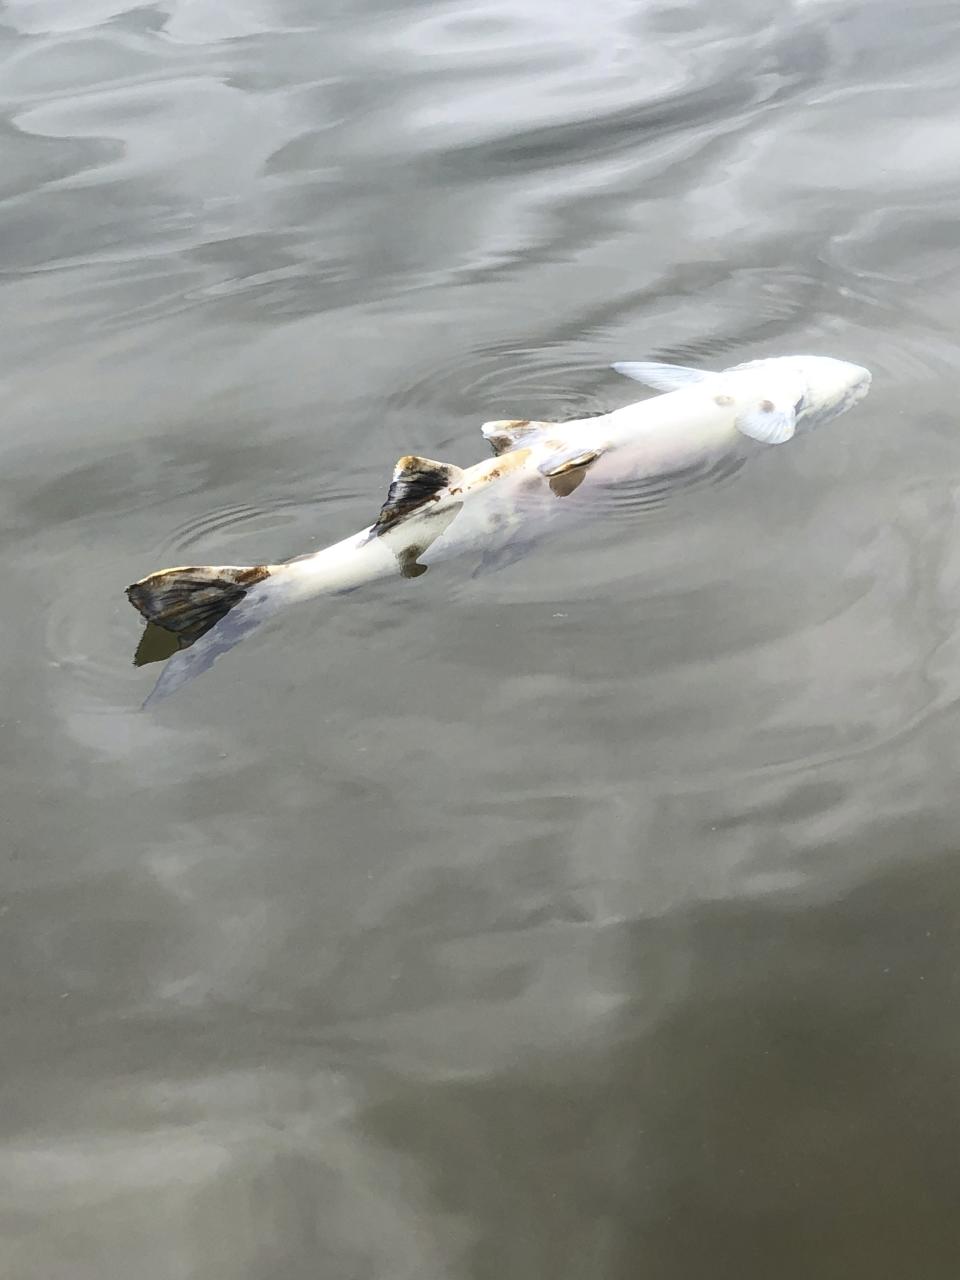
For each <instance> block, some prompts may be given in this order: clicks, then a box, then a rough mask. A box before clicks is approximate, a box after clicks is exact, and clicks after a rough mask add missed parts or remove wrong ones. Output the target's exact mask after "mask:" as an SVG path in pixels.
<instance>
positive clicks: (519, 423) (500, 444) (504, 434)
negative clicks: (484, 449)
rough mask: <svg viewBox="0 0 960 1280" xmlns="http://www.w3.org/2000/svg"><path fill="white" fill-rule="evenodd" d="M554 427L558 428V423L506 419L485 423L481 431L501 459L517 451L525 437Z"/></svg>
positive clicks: (526, 419)
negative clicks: (511, 451) (513, 450)
mask: <svg viewBox="0 0 960 1280" xmlns="http://www.w3.org/2000/svg"><path fill="white" fill-rule="evenodd" d="M552 426H556V423H553V422H531V421H530V420H529V419H528V418H504V419H502V420H500V421H497V422H485V423H484V424H483V426H482V427H481V428H480V431H481V433H482V435H483V438H484V440H486V442H487V444H488V445H489V446H490V448H491V449H492V450H493V452H494V454H495V455H496V456H497V457H499V456H500V454H501V453H509V452H510V450H511V449H515V448H516V447H517V445H518V444H520V443H521V442H522V440H523V438H524V436H529V435H532V434H533V433H534V432H535V431H542V430H543V428H544V427H552Z"/></svg>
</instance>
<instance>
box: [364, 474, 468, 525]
mask: <svg viewBox="0 0 960 1280" xmlns="http://www.w3.org/2000/svg"><path fill="white" fill-rule="evenodd" d="M462 476H463V471H462V470H461V469H460V467H455V466H452V465H451V464H449V463H446V462H434V461H433V460H432V459H431V458H418V457H417V456H416V455H415V454H408V455H407V456H406V457H403V458H401V459H400V461H399V462H398V463H397V465H396V466H395V467H394V469H393V479H392V480H391V482H390V488H389V490H388V492H387V500H386V502H385V503H384V504H383V506H382V507H381V508H380V514H379V515H378V516H377V519H376V521H375V522H374V526H373V527H374V529H375V530H376V531H377V533H383V532H384V531H385V530H386V529H389V528H391V527H392V526H393V525H395V524H396V523H397V521H398V520H402V519H403V517H404V516H406V515H409V514H410V512H411V511H416V510H417V508H418V507H422V506H425V505H426V503H428V502H431V501H433V500H434V499H435V498H437V497H438V496H439V494H440V491H441V490H442V489H446V488H448V487H449V486H451V485H456V483H457V481H458V480H460V478H461V477H462Z"/></svg>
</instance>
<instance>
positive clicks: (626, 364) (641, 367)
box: [610, 360, 716, 391]
mask: <svg viewBox="0 0 960 1280" xmlns="http://www.w3.org/2000/svg"><path fill="white" fill-rule="evenodd" d="M610 368H611V369H616V371H617V373H622V374H623V375H624V377H627V378H633V380H634V382H642V383H643V384H644V386H647V387H653V389H654V390H655V391H680V390H681V389H682V388H683V387H692V386H695V385H696V383H698V382H706V381H707V379H709V378H713V377H715V376H716V375H715V374H712V373H709V372H708V371H707V370H706V369H690V368H688V367H687V366H686V365H682V364H657V363H655V362H654V361H652V360H618V361H617V362H616V364H612V365H611V366H610Z"/></svg>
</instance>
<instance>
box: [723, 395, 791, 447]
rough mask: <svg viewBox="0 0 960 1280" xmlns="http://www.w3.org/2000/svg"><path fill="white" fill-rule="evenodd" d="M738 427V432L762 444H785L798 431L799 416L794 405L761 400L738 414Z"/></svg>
mask: <svg viewBox="0 0 960 1280" xmlns="http://www.w3.org/2000/svg"><path fill="white" fill-rule="evenodd" d="M736 425H737V430H738V431H741V432H742V433H743V434H744V435H745V436H749V437H750V439H751V440H759V441H760V443H761V444H784V443H785V442H786V441H787V440H789V439H791V437H792V436H793V433H794V432H795V431H796V429H797V415H796V412H795V408H794V406H793V405H777V404H774V402H773V401H772V400H761V401H760V402H759V403H758V404H755V405H753V406H751V407H750V408H749V409H742V410H741V411H740V413H738V414H737V417H736Z"/></svg>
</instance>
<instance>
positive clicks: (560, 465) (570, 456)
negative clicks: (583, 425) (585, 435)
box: [537, 449, 603, 498]
mask: <svg viewBox="0 0 960 1280" xmlns="http://www.w3.org/2000/svg"><path fill="white" fill-rule="evenodd" d="M601 453H603V450H602V449H568V450H567V451H566V453H555V454H553V455H552V456H551V457H549V458H547V459H546V461H545V462H541V463H540V466H539V467H538V468H537V469H538V471H539V472H540V474H541V475H542V476H546V478H547V479H548V480H549V482H550V488H551V489H552V490H553V492H554V493H555V494H556V495H557V497H558V498H568V497H569V496H570V494H571V493H573V492H574V490H576V489H579V488H580V486H581V484H583V479H584V476H586V474H587V467H589V466H590V464H591V463H593V462H596V460H597V459H598V458H599V457H600V455H601Z"/></svg>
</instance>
